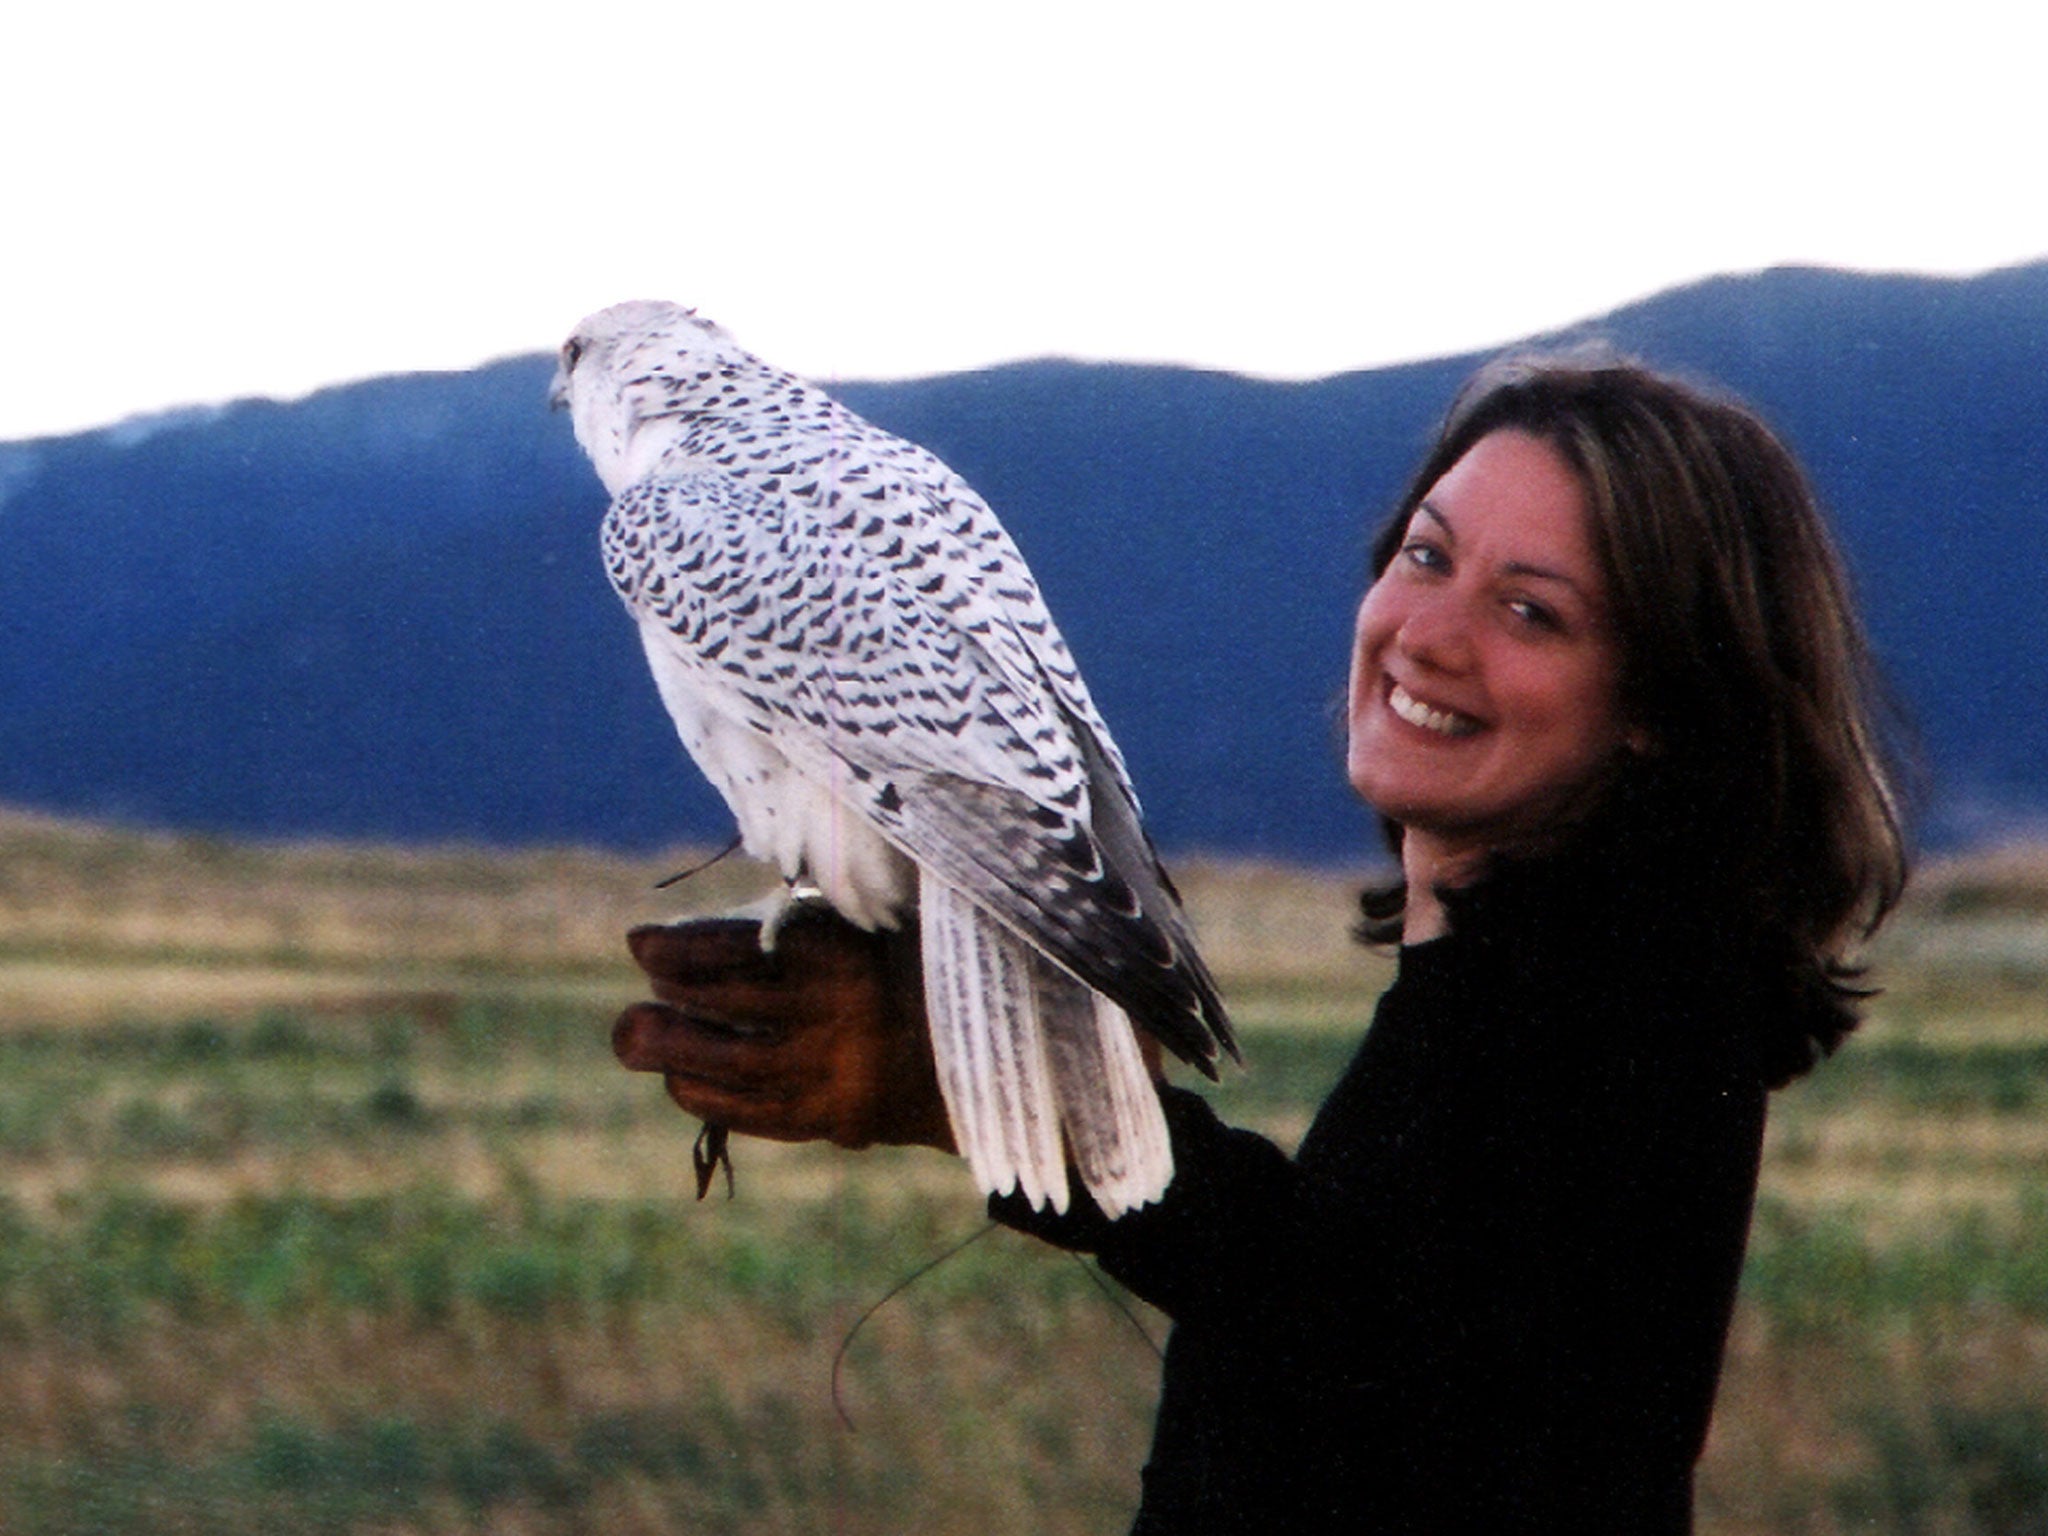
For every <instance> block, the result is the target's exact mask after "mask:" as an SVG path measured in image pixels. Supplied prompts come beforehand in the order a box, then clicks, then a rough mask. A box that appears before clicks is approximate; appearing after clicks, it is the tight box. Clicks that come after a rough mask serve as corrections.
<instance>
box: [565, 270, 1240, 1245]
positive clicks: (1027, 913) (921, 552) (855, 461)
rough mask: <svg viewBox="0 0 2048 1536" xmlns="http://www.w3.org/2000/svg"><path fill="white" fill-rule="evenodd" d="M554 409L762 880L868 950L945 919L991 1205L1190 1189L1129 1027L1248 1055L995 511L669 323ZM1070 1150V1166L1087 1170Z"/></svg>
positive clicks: (958, 1037) (942, 1049)
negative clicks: (838, 915) (803, 895)
mask: <svg viewBox="0 0 2048 1536" xmlns="http://www.w3.org/2000/svg"><path fill="white" fill-rule="evenodd" d="M555 390H556V398H557V399H558V401H561V402H564V403H566V404H568V405H569V407H570V408H571V411H572V413H573V418H574V421H575V427H576V435H577V439H578V441H580V442H581V443H582V444H583V446H584V449H585V450H586V452H588V453H589V455H590V457H591V460H592V463H593V464H594V465H595V467H596V469H597V471H598V474H599V477H600V478H601V479H602V480H603V481H604V483H605V486H606V488H607V489H608V490H609V491H610V492H611V493H612V496H613V501H612V506H611V510H610V512H609V514H608V515H607V516H606V518H605V522H604V531H603V549H604V558H605V564H606V569H607V571H608V573H609V575H610V577H611V580H612V584H613V586H614V587H615V588H616V589H617V590H618V592H619V595H620V596H621V597H622V598H623V599H624V600H625V603H626V606H627V608H628V609H629V610H630V611H631V613H632V614H633V616H634V617H635V619H636V620H637V621H638V624H639V628H640V635H641V640H642V644H643V646H644V647H645V649H646V652H647V657H648V662H649V665H650V667H651V668H652V670H653V673H654V677H655V681H656V683H657V685H658V687H659V688H660V691H661V695H662V699H663V701H664V703H665V704H666V705H667V706H668V709H669V712H670V714H671V716H672V717H673V718H674V720H675V722H676V727H677V731H678V733H679V734H680V735H681V737H682V740H683V743H684V745H685V746H686V747H687V748H688V750H689V752H690V754H691V756H692V757H693V758H695V759H696V761H697V763H698V764H699V766H700V767H701V768H702V769H703V770H704V772H705V774H706V775H707V777H708V778H709V779H710V780H711V782H712V783H713V785H714V786H716V788H717V789H718V790H719V792H720V793H721V794H722V795H723V796H724V798H725V800H726V802H727V804H728V805H729V806H730V807H731V808H732V811H733V814H734V816H735V818H736V819H737V821H738V822H739V827H740V833H741V837H742V840H743V842H744V845H745V847H746V848H747V850H748V852H750V853H752V854H754V855H755V856H756V857H759V858H763V859H766V860H769V861H771V862H773V863H775V864H776V865H777V866H778V867H779V868H780V869H781V871H782V873H783V874H784V875H785V877H787V878H788V879H790V880H792V881H796V880H803V881H806V882H809V883H810V884H812V885H815V886H816V887H817V888H818V889H819V890H820V891H822V893H823V894H824V896H825V899H826V900H827V901H829V902H830V903H831V904H832V905H833V906H834V907H835V908H837V909H838V910H839V911H840V912H842V913H843V914H844V915H845V916H847V917H848V918H849V919H851V920H852V921H854V922H856V923H858V924H860V925H862V926H864V927H876V926H891V925H894V924H895V923H896V922H898V921H899V919H900V918H901V917H902V916H903V915H904V913H905V912H906V911H908V910H909V909H910V908H911V906H912V905H913V903H914V904H916V906H917V907H918V908H919V909H920V912H921V935H922V944H923V954H924V966H925V982H926V997H927V1006H928V1009H929V1011H930V1013H931V1019H932V1036H933V1049H934V1056H935V1058H936V1061H937V1065H938V1068H939V1077H940V1084H941V1088H942V1090H943V1091H944V1093H945V1095H946V1100H947V1106H948V1109H949V1112H950V1114H951V1117H952V1121H953V1125H954V1131H955V1136H956V1139H957V1140H958V1141H959V1144H960V1146H961V1150H962V1152H963V1154H964V1155H966V1156H967V1158H968V1160H969V1162H970V1164H971V1165H972V1166H973V1168H974V1171H975V1174H976V1176H977V1178H978V1179H979V1180H980V1182H981V1183H982V1185H983V1187H984V1188H987V1189H989V1190H991V1191H1006V1190H1009V1189H1012V1188H1021V1189H1023V1191H1024V1192H1025V1194H1026V1195H1027V1196H1028V1197H1029V1198H1030V1199H1032V1200H1033V1202H1034V1203H1042V1204H1051V1205H1053V1206H1055V1207H1059V1206H1063V1205H1064V1204H1065V1201H1066V1188H1067V1186H1066V1177H1065V1171H1064V1170H1065V1165H1066V1161H1067V1158H1068V1156H1071V1157H1072V1159H1073V1161H1074V1164H1075V1166H1076V1168H1077V1169H1078V1170H1079V1172H1080V1174H1081V1177H1082V1179H1083V1182H1084V1183H1086V1184H1087V1186H1088V1187H1089V1189H1090V1190H1091V1192H1092V1193H1093V1194H1094V1195H1095V1197H1096V1199H1097V1200H1098V1201H1099V1202H1100V1203H1102V1204H1103V1205H1104V1206H1105V1207H1107V1208H1109V1209H1111V1210H1113V1211H1114V1210H1121V1209H1126V1208H1129V1207H1131V1206H1134V1205H1138V1204H1142V1203H1144V1202H1145V1201H1147V1200H1149V1199H1152V1198H1154V1197H1155V1196H1156V1195H1157V1194H1158V1193H1159V1192H1160V1190H1162V1189H1163V1188H1164V1187H1165V1184H1166V1182H1167V1180H1168V1179H1169V1178H1170V1177H1171V1172H1172V1162H1171V1154H1170V1152H1169V1151H1168V1149H1167V1146H1166V1139H1165V1128H1164V1123H1163V1121H1162V1120H1161V1119H1160V1116H1159V1110H1158V1105H1157V1101H1156V1097H1155V1096H1154V1095H1153V1093H1152V1092H1151V1089H1150V1087H1149V1082H1148V1080H1147V1078H1146V1077H1145V1074H1144V1068H1143V1064H1142V1060H1141V1058H1140V1057H1139V1054H1138V1052H1137V1049H1136V1046H1135V1043H1134V1041H1133V1038H1132V1035H1131V1030H1130V1025H1129V1021H1128V1019H1127V1017H1126V1016H1125V1015H1126V1012H1128V1013H1130V1014H1134V1015H1135V1016H1137V1017H1138V1018H1141V1019H1142V1020H1143V1021H1144V1023H1145V1025H1146V1027H1147V1028H1148V1030H1150V1031H1151V1033H1153V1034H1154V1035H1156V1036H1157V1037H1158V1038H1159V1039H1160V1040H1161V1041H1162V1042H1163V1043H1165V1044H1166V1045H1167V1046H1169V1047H1170V1048H1171V1049H1173V1050H1174V1051H1176V1052H1177V1053H1178V1054H1180V1055H1182V1056H1183V1057H1185V1058H1187V1059H1188V1060H1191V1061H1193V1062H1195V1063H1197V1064H1198V1065H1200V1066H1201V1067H1202V1068H1203V1069H1204V1070H1205V1071H1213V1066H1212V1064H1213V1061H1214V1058H1215V1056H1216V1053H1217V1050H1218V1047H1219V1046H1221V1047H1223V1048H1226V1049H1234V1047H1233V1046H1232V1044H1231V1036H1230V1029H1229V1024H1228V1022H1227V1020H1226V1018H1225V1015H1224V1012H1223V1009H1222V1005H1221V1003H1220V1001H1219V1000H1218V998H1217V995H1216V990H1215V986H1214V983H1213V982H1212V980H1211V979H1210V977H1209V975H1208V972H1207V970H1206V969H1205V968H1204V966H1203V964H1202V962H1201V959H1200V957H1199V956H1198V955H1197V953H1196V951H1195V948H1194V944H1193V941H1192V938H1191V935H1190V934H1189V931H1188V928H1187V924H1186V920H1185V917H1184V916H1183V914H1182V912H1181V909H1180V904H1179V901H1178V899H1177V897H1176V896H1175V895H1174V893H1173V889H1172V886H1171V884H1170V882H1169V881H1168V880H1167V878H1166V875H1165V873H1164V871H1163V870H1162V869H1161V868H1160V865H1159V862H1158V859H1157V856H1156V855H1155V854H1154V852H1153V850H1152V848H1151V845H1150V843H1149V841H1148V840H1147V839H1146V837H1145V834H1144V832H1143V830H1142V828H1141V826H1140V822H1139V813H1138V805H1137V800H1136V798H1135V796H1134V794H1133V793H1132V790H1131V786H1130V781H1129V777H1128V774H1127V772H1126V770H1125V767H1124V763H1123V759H1122V757H1121V755H1120V754H1119V753H1118V751H1117V749H1116V746H1115V744H1114V742H1113V741H1112V740H1111V739H1110V735H1109V731H1108V728H1107V727H1106V726H1105V725H1104V724H1103V722H1102V719H1101V717H1100V715H1099V714H1098V713H1097V712H1096V709H1095V706H1094V703H1093V702H1092V701H1091V700H1090V698H1089V696H1088V690H1087V687H1086V685H1085V684H1084V683H1083V682H1082V680H1081V677H1080V674H1079V672H1078V671H1077V670H1076V668H1075V666H1074V662H1073V659H1072V657H1071V656H1070V655H1069V653H1068V651H1067V647H1066V644H1065V642H1064V641H1063V640H1062V639H1061V638H1060V635H1059V631H1058V629H1057V628H1056V627H1055V626H1054V624H1053V622H1052V618H1051V616H1050V614H1049V613H1048V612H1047V611H1046V608H1045V604H1044V602H1043V600H1042V599H1041V597H1040V596H1039V592H1038V588H1037V584H1036V583H1035V582H1034V581H1033V579H1032V577H1031V573H1030V571H1029V570H1028V569H1027V568H1026V566H1025V564H1024V561H1023V558H1022V556H1021V555H1020V554H1019V553H1018V552H1017V549H1016V546H1015V545H1014V544H1013V543H1012V542H1011V540H1010V538H1009V535H1008V534H1007V533H1005V532H1004V530H1003V528H1002V526H1001V525H1000V524H999V523H998V522H997V521H996V518H995V515H994V513H993V512H991V511H990V510H989V508H988V506H987V505H986V503H984V502H983V501H982V500H981V498H980V497H979V496H977V495H976V494H975V492H974V491H973V490H972V489H971V488H970V487H969V486H968V485H967V484H966V482H964V481H963V480H961V479H960V477H959V476H958V475H956V474H954V473H953V472H952V471H951V470H950V469H948V468H947V467H946V466H945V465H944V464H942V463H940V462H939V460H938V459H936V458H935V457H933V456H932V455H931V454H930V453H928V452H926V451H925V450H924V449H922V448H920V447H918V446H917V445H915V444H913V443H908V442H905V441H903V440H902V439H900V438H897V437H894V436H892V435H890V434H889V433H886V432H884V431H882V430H880V429H879V428H877V427H875V426H873V425H871V424H869V423H868V422H866V421H864V420H862V419H861V418H860V417H859V416H857V415H855V414H854V413H853V412H851V411H849V410H847V409H846V408H844V407H843V406H841V405H839V404H838V403H837V402H836V401H834V400H832V399H830V398H829V397H828V396H826V395H824V394H823V393H821V392H820V391H818V390H816V389H815V388H813V387H811V386H809V385H807V384H805V383H803V382H802V381H800V380H798V379H797V378H795V377H794V376H792V375H790V374H787V373H784V372H782V371H781V370H779V369H776V368H773V367H771V366H770V365H768V364H767V363H764V362H762V361H761V360H760V359H758V358H756V357H754V356H752V355H751V354H750V353H748V352H746V351H744V350H743V349H742V348H740V347H739V346H738V345H737V344H736V343H735V342H734V341H733V340H732V339H731V337H729V336H728V335H727V334H726V333H725V332H724V331H722V330H721V329H719V328H718V327H717V326H715V325H713V324H711V323H710V322H709V321H706V320H703V319H701V318H699V317H697V316H696V315H695V314H694V313H692V312H691V311H689V310H687V309H684V308H681V307H680V306H677V305H672V304H661V303H650V302H634V303H629V304H621V305H617V306H614V307H613V308H611V309H608V310H604V311H602V312H600V313H598V314H596V315H593V316H591V317H589V318H588V319H586V320H585V321H583V322H582V324H581V325H579V326H578V327H577V330H576V332H575V334H574V335H573V336H572V337H571V338H570V340H569V342H568V343H567V344H566V345H565V346H564V347H563V350H562V367H561V370H560V372H559V373H558V374H557V376H556V383H555ZM1062 1132H1064V1143H1063V1141H1062Z"/></svg>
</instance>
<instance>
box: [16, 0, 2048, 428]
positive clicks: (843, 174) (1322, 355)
mask: <svg viewBox="0 0 2048 1536" xmlns="http://www.w3.org/2000/svg"><path fill="white" fill-rule="evenodd" d="M23 9H24V10H27V12H28V13H27V14H26V15H23V16H17V17H15V18H13V19H11V20H10V22H9V24H8V28H7V39H8V40H7V64H8V68H7V71H6V74H7V81H6V86H5V89H4V90H0V134H4V139H0V143H4V145H5V150H4V153H5V155H6V169H7V175H6V180H5V185H6V187H7V189H8V199H7V201H8V206H9V217H8V220H7V225H8V230H9V233H8V235H7V239H6V252H7V254H6V257H5V262H6V273H7V277H6V281H5V282H4V283H0V306H4V316H0V320H4V325H0V334H4V336H5V338H6V340H7V342H8V344H9V346H10V349H11V354H12V364H13V366H11V367H9V368H8V369H7V370H6V371H5V376H4V384H0V438H16V437H23V436H30V435H35V434H40V433H48V432H59V431H69V430H73V429H77V428H80V427H85V426H90V425H97V424H100V423H103V422H108V421H112V420H116V419H119V418H122V417H124V416H128V415H131V414H134V413H137V412H142V411H150V410H158V409H162V408H165V407H169V406H174V405H181V404H187V403H202V402H209V401H215V400H220V399H226V398H231V397H236V396H241V395H249V394H277V395H294V394H299V393H303V392H305V391H306V390H309V389H312V388H315V387H317V386H319V385H322V384H325V383H330V382H334V381H337V380H342V379H349V378H360V377H364V376H368V375H371V374H377V373H388V372H397V371H403V370H411V369H421V368H460V367H467V366H470V365H473V364H475V363H478V362H481V361H484V360H486V359H489V358H492V357H498V356H504V355H507V354H510V353H516V352H525V351H532V350H541V349H552V348H553V347H554V346H555V345H557V344H558V343H559V342H560V340H561V338H562V337H563V336H564V335H565V334H566V333H567V331H568V329H569V327H570V326H571V325H572V324H573V322H574V321H575V320H576V319H577V318H578V317H579V316H580V315H582V314H583V313H585V312H587V311H588V310H591V309H594V308H598V307H600V306H602V305H604V304H608V303H611V302H614V301H616V300H619V299H622V298H629V297H663V298H674V299H679V300H682V301H684V302H687V303H693V304H695V305H697V306H698V307H699V308H700V309H701V310H703V311H704V312H705V313H706V314H709V315H711V316H712V317H714V318H716V319H718V320H720V321H721V322H723V323H724V324H725V325H726V326H727V327H728V328H729V329H731V330H732V331H734V332H735V334H737V335H738V336H739V338H740V339H741V340H742V341H743V342H744V343H746V344H748V345H750V346H751V347H753V348H754V349H755V350H756V351H759V352H761V353H763V354H764V355H766V356H768V357H770V358H772V359H773V360H774V361H776V362H778V363H781V364H784V365H785V366H788V367H792V368H795V369H797V370H798V371H800V372H803V373H807V374H809V375H811V376H813V377H815V378H818V379H822V380H827V381H829V380H831V379H833V378H848V377H879V376H896V375H906V374H919V373H928V372H935V371H942V370H949V369H958V368H965V367H973V366H977V365H981V364H986V363H990V362H995V361H1000V360H1004V359H1008V358H1014V357H1021V356H1038V355H1045V354H1051V353H1064V354H1069V355H1074V356H1081V357H1092V358H1121V359H1129V360H1139V361H1178V362H1187V363H1194V364H1199V365H1204V366H1213V367H1223V368H1232V369H1239V370H1244V371H1247V372H1256V373H1265V374H1278V375H1294V376H1307V375H1316V374H1322V373H1329V372H1336V371H1340V370H1343V369H1348V368H1355V367H1361V366H1369V365H1373V364H1379V363H1385V362H1392V361H1397V360H1402V359H1407V358H1414V357H1421V356H1430V355H1437V354H1442V353H1446V352H1451V351H1457V350H1462V349H1466V348H1471V347H1479V346H1486V345H1491V344H1496V343H1501V342H1505V341H1509V340H1512V339H1514V338H1516V337H1519V336H1523V335H1526V334H1529V333H1530V332H1533V331H1536V330H1540V329H1545V328H1548V327H1551V326H1554V325H1558V324H1562V323H1565V322H1567V321H1570V320H1574V319H1579V318H1582V317H1584V316H1587V315H1591V314H1596V313H1599V312H1602V311H1604V310H1607V309H1611V308H1613V307H1615V306H1617V305H1619V304H1622V303H1626V302H1628V301H1629V300H1631V299H1634V298H1638V297H1641V296H1643V295H1645V294H1647V293H1650V292H1654V291H1657V290H1659V289H1662V288H1665V287H1669V286H1672V285H1674V284H1677V283H1680V282H1684V281H1688V280H1690V279H1692V278H1695V277H1698V276H1702V275H1705V274H1709V273H1715V272H1731V271H1748V270H1753V269H1756V268H1759V267H1764V266H1769V265H1773V264H1777V263H1781V262H1816V263H1825V264H1829V265H1836V266H1845V267H1852V268H1860V269H1872V270H1907V271H1922V272H1948V273H1959V274H1960V273H1969V272H1975V271H1980V270H1984V269H1986V268H1990V267H1996V266H2004V265H2010V264H2012V263H2015V262H2020V261H2026V260H2033V259H2038V258H2040V257H2043V256H2048V199H2044V198H2042V196H2041V195H2040V191H2039V187H2040V176H2041V166H2040V158H2041V152H2042V148H2043V145H2042V138H2041V131H2040V125H2039V83H2038V79H2037V78H2035V77H2036V74H2037V71H2038V63H2039V49H2038V46H2037V44H2036V42H2035V41H2034V40H2032V39H2031V38H2029V37H2025V36H2020V35H2015V34H2014V33H2013V30H2012V29H2014V28H2017V27H2031V25H2032V23H2031V22H2027V21H2024V20H2022V19H2021V12H2020V10H2019V9H2018V8H2015V7H2012V6H2011V5H2010V4H2009V3H2004V0H2001V3H1999V4H1997V5H1987V6H1982V7H1975V6H1973V5H1971V4H1948V5H1945V6H1943V7H1940V8H1938V9H1937V8H1929V7H1919V8H1915V10H1914V11H1913V12H1911V13H1908V14H1910V15H1911V16H1913V17H1914V18H1916V19H1915V20H1913V21H1912V22H1911V23H1910V24H1901V23H1898V22H1891V21H1886V20H1884V19H1883V17H1884V15H1885V13H1884V12H1883V10H1882V8H1878V9H1872V8H1870V7H1868V6H1861V5H1859V6H1850V5H1846V4H1842V5H1834V4H1829V5H1801V4H1799V3H1798V0H1774V3H1750V0H1715V3H1714V4H1712V5H1695V6H1683V7H1677V6H1661V7H1660V6H1651V5H1645V4H1642V3H1640V0H1635V3H1631V4H1627V5H1592V4H1574V3H1569V0H1566V3H1560V4H1553V5H1549V6H1530V5H1526V4H1518V5H1512V6H1510V5H1502V6H1497V7H1496V6H1489V5H1486V4H1481V3H1461V4H1456V5H1437V4H1426V3H1424V0H1411V3H1410V4H1407V5H1404V6H1402V7H1400V8H1398V12H1396V8H1394V7H1388V6H1381V5H1374V4H1368V3H1357V4H1351V5H1341V4H1337V3H1334V0H1312V3H1308V4H1303V5H1291V4H1286V3H1276V0H1260V3H1256V4H1253V3H1245V0H1239V3H1236V4H1231V5H1215V6H1209V5H1204V4H1201V3H1194V0H1180V3H1177V4H1171V5H1118V4H1116V3H1114V0H1091V3H1086V4H1074V5H1070V4H1063V3H1048V0H1036V3H1032V4H1028V5H1015V6H1012V5H1006V4H988V3H971V0H946V3H933V4H908V3H895V4H884V3H875V4H866V3H862V0H843V3H839V4H804V3H799V0H779V3H772V4H749V3H745V0H723V3H717V4H703V3H696V0H663V3H659V4H647V5H636V4H623V3H608V0H576V3H573V4H571V3H561V0H557V3H551V4H548V5H545V6H534V7H525V6H515V5H505V4H497V5H492V6H489V7H485V6H481V5H469V4H437V3H435V0H409V3H403V4H389V3H384V0H357V3H352V4H350V5H347V6H319V7H299V6H286V5H278V4H276V3H274V0H270V3H266V4H264V5H261V6H254V5H250V6H242V5H225V4H217V3H207V0H193V3H184V4H179V5H160V4H159V5H151V6H148V7H143V6H139V5H138V6H133V7H124V6H92V5H86V4H77V5H64V6H60V5H55V4H43V5H38V6H35V7H33V8H32V9H28V8H23ZM1390 13H1393V14H1390ZM1937 26H1938V31H1937V30H1931V29H1932V28H1934V27H1937Z"/></svg>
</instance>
